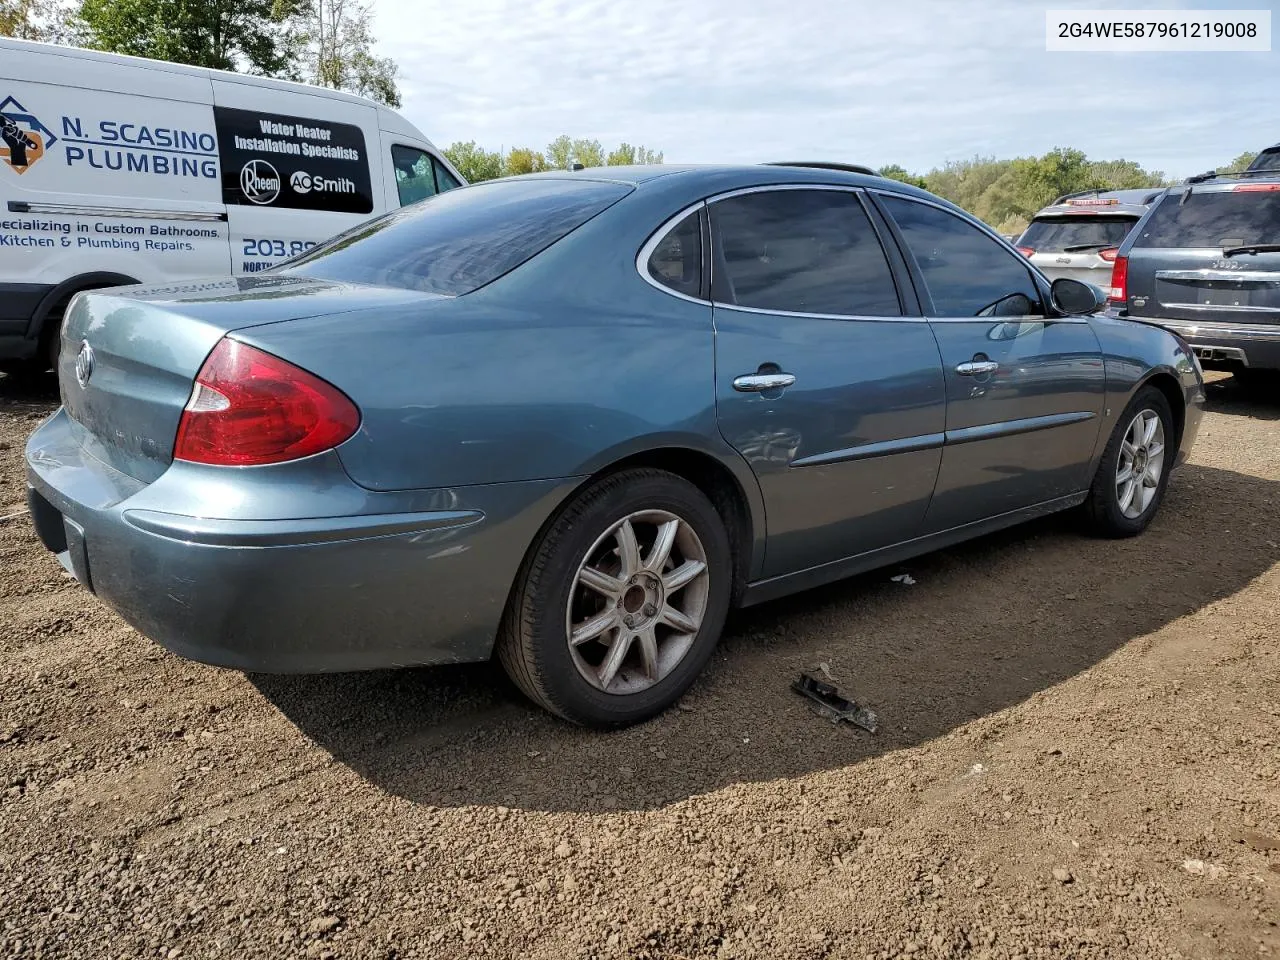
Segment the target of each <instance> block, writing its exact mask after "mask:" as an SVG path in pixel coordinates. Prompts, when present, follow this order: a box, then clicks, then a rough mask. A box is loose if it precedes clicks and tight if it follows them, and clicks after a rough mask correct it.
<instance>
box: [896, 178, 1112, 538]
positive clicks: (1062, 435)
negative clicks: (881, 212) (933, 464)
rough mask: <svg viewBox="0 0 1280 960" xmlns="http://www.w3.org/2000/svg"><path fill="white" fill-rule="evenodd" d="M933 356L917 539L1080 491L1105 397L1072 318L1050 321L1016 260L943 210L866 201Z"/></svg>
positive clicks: (1086, 338)
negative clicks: (913, 300)
mask: <svg viewBox="0 0 1280 960" xmlns="http://www.w3.org/2000/svg"><path fill="white" fill-rule="evenodd" d="M877 199H878V202H879V203H880V204H882V205H883V207H884V209H885V211H886V212H887V213H888V215H889V217H890V218H891V219H892V221H893V223H894V224H895V226H896V229H897V231H898V235H899V237H900V239H901V241H902V244H903V246H904V248H905V251H906V252H907V253H908V255H909V264H910V269H911V273H912V276H913V278H914V279H915V282H916V287H917V293H918V294H919V296H920V299H921V301H922V302H923V303H924V305H925V312H926V314H927V316H928V317H929V323H930V325H931V326H932V327H933V331H934V335H935V336H936V338H937V341H938V347H939V349H940V350H941V353H942V363H943V370H944V374H945V377H946V392H947V415H946V444H945V446H944V448H943V451H942V466H941V470H940V471H939V475H938V484H937V489H936V490H935V492H934V496H933V501H932V503H931V505H930V507H929V513H928V518H927V520H926V523H925V527H926V532H937V531H940V530H946V529H950V528H951V527H955V526H959V525H961V524H965V523H969V522H972V521H976V520H982V519H985V518H987V517H992V516H997V515H999V514H1003V513H1008V512H1010V511H1014V510H1019V509H1022V508H1024V507H1029V506H1032V505H1034V504H1040V503H1046V502H1049V501H1053V500H1056V499H1058V498H1060V497H1065V496H1067V495H1069V494H1073V493H1076V492H1078V491H1081V490H1084V489H1086V488H1087V487H1088V486H1089V465H1090V461H1091V459H1092V457H1093V451H1094V447H1095V445H1096V443H1097V440H1098V429H1099V424H1100V423H1101V416H1100V415H1101V413H1102V405H1103V398H1104V391H1105V386H1106V383H1105V374H1104V369H1103V363H1102V349H1101V347H1100V345H1099V343H1098V340H1097V337H1096V336H1095V335H1094V332H1093V328H1092V327H1091V326H1090V325H1089V322H1088V321H1087V320H1086V319H1085V318H1084V317H1061V316H1051V315H1050V313H1051V311H1050V310H1049V309H1048V306H1047V304H1046V302H1045V301H1046V299H1047V296H1046V291H1044V290H1043V289H1042V288H1041V285H1040V284H1038V283H1037V282H1036V280H1035V278H1034V277H1033V275H1032V274H1031V272H1030V270H1028V269H1027V266H1026V264H1025V263H1024V262H1023V261H1022V259H1021V258H1020V257H1019V256H1018V255H1017V254H1016V253H1013V252H1012V251H1010V250H1008V249H1007V248H1006V247H1005V246H1004V245H1003V244H1001V243H999V242H998V241H997V240H996V239H995V238H994V237H992V236H989V235H988V234H987V233H986V232H985V231H983V230H982V229H980V228H979V227H978V226H977V225H975V224H973V223H971V222H969V221H968V220H966V219H965V218H963V217H961V216H959V215H957V214H955V213H953V212H951V211H949V210H946V209H944V208H943V207H941V206H939V205H936V204H932V203H928V202H925V201H923V200H915V199H908V198H906V197H903V196H901V195H897V194H889V193H878V195H877Z"/></svg>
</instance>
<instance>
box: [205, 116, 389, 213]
mask: <svg viewBox="0 0 1280 960" xmlns="http://www.w3.org/2000/svg"><path fill="white" fill-rule="evenodd" d="M213 122H214V126H215V127H216V129H217V132H218V158H219V160H220V162H221V165H222V201H223V203H227V204H233V205H240V206H252V207H282V208H287V209H290V210H329V211H333V212H335V213H372V212H373V188H372V185H371V183H370V179H369V156H368V153H367V152H366V150H365V143H364V132H363V131H361V129H360V128H359V127H357V126H355V125H354V124H350V123H335V122H334V121H332V120H315V119H310V118H307V117H299V116H295V115H293V114H279V113H259V112H258V111H256V110H234V109H232V108H230V107H214V108H213Z"/></svg>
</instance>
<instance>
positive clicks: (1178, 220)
mask: <svg viewBox="0 0 1280 960" xmlns="http://www.w3.org/2000/svg"><path fill="white" fill-rule="evenodd" d="M1184 198H1185V199H1184ZM1245 243H1280V189H1278V188H1277V186H1276V185H1275V184H1270V183H1248V182H1245V183H1239V184H1236V185H1235V186H1234V187H1232V188H1231V189H1230V190H1197V189H1195V188H1194V187H1193V188H1192V190H1191V193H1190V194H1189V195H1188V194H1186V193H1185V191H1182V190H1178V189H1176V188H1175V189H1173V190H1170V191H1169V195H1168V196H1166V197H1165V198H1164V200H1163V202H1161V204H1160V205H1159V206H1158V207H1156V209H1155V212H1154V213H1152V214H1151V217H1150V219H1148V220H1147V222H1146V223H1144V224H1143V225H1142V230H1141V231H1140V232H1139V234H1138V236H1137V238H1136V239H1135V240H1134V244H1133V245H1134V246H1135V247H1236V246H1240V245H1241V244H1245Z"/></svg>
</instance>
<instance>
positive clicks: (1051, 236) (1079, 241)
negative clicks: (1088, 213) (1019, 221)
mask: <svg viewBox="0 0 1280 960" xmlns="http://www.w3.org/2000/svg"><path fill="white" fill-rule="evenodd" d="M1137 222H1138V218H1137V217H1079V216H1070V217H1053V218H1045V219H1043V220H1032V221H1031V223H1030V225H1029V226H1028V227H1027V229H1026V230H1025V231H1024V232H1023V234H1022V236H1021V237H1019V238H1018V246H1020V247H1031V248H1032V249H1034V250H1043V251H1046V252H1048V253H1061V252H1062V251H1064V250H1066V248H1067V247H1080V246H1083V245H1085V244H1091V245H1092V244H1097V245H1098V249H1102V248H1103V247H1118V246H1120V244H1121V242H1122V241H1123V240H1124V238H1125V236H1126V235H1128V233H1129V231H1130V230H1132V229H1133V225H1134V224H1135V223H1137ZM1073 252H1074V251H1073ZM1080 252H1081V253H1084V252H1086V251H1083V250H1081V251H1080Z"/></svg>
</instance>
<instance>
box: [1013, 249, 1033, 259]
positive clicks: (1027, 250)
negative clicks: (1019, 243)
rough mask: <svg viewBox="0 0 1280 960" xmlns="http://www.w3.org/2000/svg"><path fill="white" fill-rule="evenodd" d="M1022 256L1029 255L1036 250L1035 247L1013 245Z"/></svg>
mask: <svg viewBox="0 0 1280 960" xmlns="http://www.w3.org/2000/svg"><path fill="white" fill-rule="evenodd" d="M1014 249H1015V250H1017V251H1018V252H1019V253H1020V254H1022V255H1023V256H1024V257H1030V256H1032V255H1033V254H1034V253H1035V252H1036V248H1035V247H1014Z"/></svg>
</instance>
